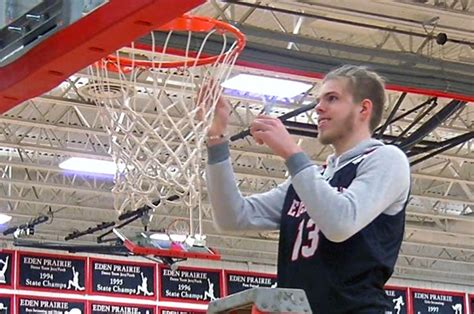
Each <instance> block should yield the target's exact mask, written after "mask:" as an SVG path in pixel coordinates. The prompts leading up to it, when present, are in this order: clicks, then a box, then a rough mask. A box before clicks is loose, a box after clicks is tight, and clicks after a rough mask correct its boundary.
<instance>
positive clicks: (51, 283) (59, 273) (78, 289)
mask: <svg viewBox="0 0 474 314" xmlns="http://www.w3.org/2000/svg"><path fill="white" fill-rule="evenodd" d="M17 256H18V257H17V269H16V271H17V279H16V281H17V286H16V288H17V289H22V290H26V289H27V290H38V291H52V292H61V293H79V294H85V293H86V285H87V283H86V278H87V277H88V276H87V267H86V266H87V262H86V261H87V259H86V258H85V257H78V256H75V255H56V254H46V253H37V252H21V251H18V252H17Z"/></svg>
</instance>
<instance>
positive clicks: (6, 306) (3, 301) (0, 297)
mask: <svg viewBox="0 0 474 314" xmlns="http://www.w3.org/2000/svg"><path fill="white" fill-rule="evenodd" d="M14 304H15V302H13V295H8V294H0V313H8V314H13V313H16V311H15V309H14Z"/></svg>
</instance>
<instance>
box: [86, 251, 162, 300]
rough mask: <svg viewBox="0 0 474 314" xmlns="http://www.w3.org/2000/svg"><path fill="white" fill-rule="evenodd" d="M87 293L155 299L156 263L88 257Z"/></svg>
mask: <svg viewBox="0 0 474 314" xmlns="http://www.w3.org/2000/svg"><path fill="white" fill-rule="evenodd" d="M89 263H90V266H89V269H90V274H91V279H90V280H89V283H90V286H89V289H88V291H89V293H90V294H92V295H106V296H115V297H129V298H139V299H148V300H156V295H157V293H156V264H154V263H142V262H133V261H119V260H112V259H98V258H90V259H89Z"/></svg>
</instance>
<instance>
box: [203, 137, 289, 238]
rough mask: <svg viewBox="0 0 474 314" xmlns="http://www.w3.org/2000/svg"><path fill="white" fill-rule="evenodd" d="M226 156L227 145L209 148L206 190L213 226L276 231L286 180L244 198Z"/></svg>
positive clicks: (222, 144)
mask: <svg viewBox="0 0 474 314" xmlns="http://www.w3.org/2000/svg"><path fill="white" fill-rule="evenodd" d="M229 156H230V153H229V146H228V143H227V142H224V143H221V144H218V145H213V146H210V147H208V165H207V169H206V170H207V172H206V175H207V189H208V195H209V198H210V201H211V207H212V211H213V215H214V222H215V224H216V226H217V227H218V228H219V229H221V230H223V231H231V230H274V229H278V227H279V225H280V216H281V210H282V207H283V202H284V199H285V195H286V191H287V189H288V185H289V181H285V182H284V183H283V184H281V185H279V186H277V187H276V188H274V189H272V190H270V191H268V192H266V193H261V194H254V195H251V196H248V197H244V196H242V193H241V192H240V190H239V188H238V187H237V184H236V182H237V181H236V179H235V176H234V172H233V169H232V164H231V161H230V158H229Z"/></svg>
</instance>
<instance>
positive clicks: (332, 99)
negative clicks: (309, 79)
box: [328, 95, 337, 102]
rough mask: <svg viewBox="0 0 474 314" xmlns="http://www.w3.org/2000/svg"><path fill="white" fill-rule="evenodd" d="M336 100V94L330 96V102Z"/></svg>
mask: <svg viewBox="0 0 474 314" xmlns="http://www.w3.org/2000/svg"><path fill="white" fill-rule="evenodd" d="M336 100H337V97H336V96H334V95H331V96H328V101H329V102H333V101H336Z"/></svg>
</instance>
